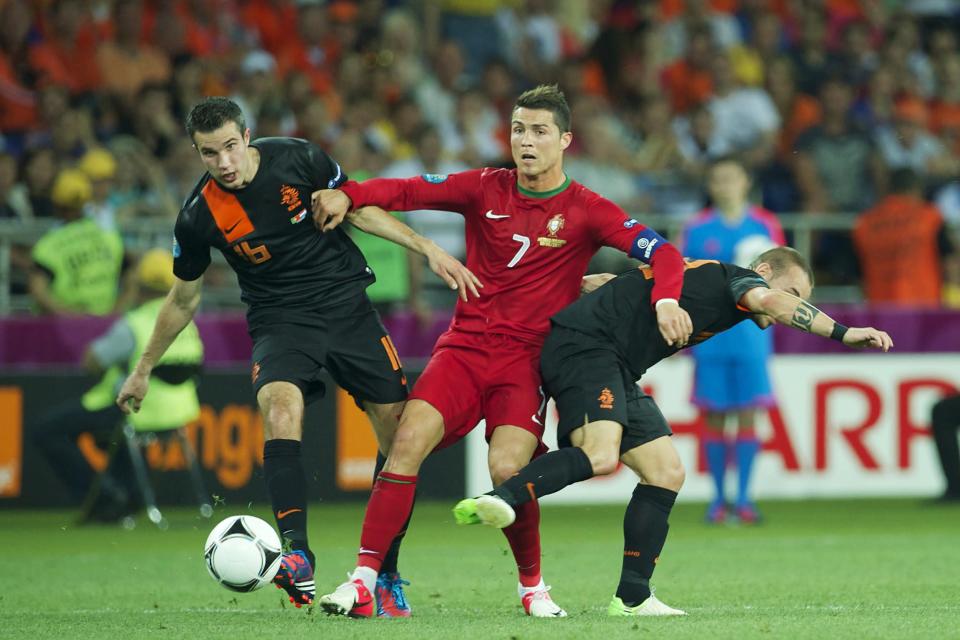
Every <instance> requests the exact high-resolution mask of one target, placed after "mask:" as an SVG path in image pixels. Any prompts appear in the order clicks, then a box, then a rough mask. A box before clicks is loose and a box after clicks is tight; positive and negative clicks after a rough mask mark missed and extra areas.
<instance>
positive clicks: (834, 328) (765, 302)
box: [740, 287, 893, 351]
mask: <svg viewBox="0 0 960 640" xmlns="http://www.w3.org/2000/svg"><path fill="white" fill-rule="evenodd" d="M740 304H741V305H742V306H744V307H746V308H747V309H748V310H750V311H751V312H753V313H755V314H758V318H757V324H759V325H760V326H761V327H767V326H769V325H770V324H773V323H776V324H782V325H786V326H788V327H793V328H794V329H799V330H800V331H805V332H807V333H812V334H814V335H818V336H822V337H824V338H832V339H834V340H837V341H838V342H842V343H843V344H845V345H847V346H848V347H855V348H859V349H864V348H868V347H872V348H875V349H882V350H883V351H888V350H890V348H892V347H893V340H892V339H891V338H890V336H889V335H887V332H886V331H880V330H879V329H874V328H873V327H845V326H843V325H842V324H840V323H838V322H837V321H835V320H834V319H833V318H831V317H830V316H828V315H827V314H825V313H823V312H822V311H820V309H817V308H816V307H815V306H813V305H812V304H810V303H809V302H807V301H806V300H803V299H802V298H798V297H797V296H795V295H793V294H790V293H787V292H786V291H782V290H780V289H767V288H765V287H756V288H754V289H751V290H750V291H747V292H746V293H745V294H743V296H742V297H741V298H740Z"/></svg>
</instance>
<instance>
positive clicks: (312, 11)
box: [276, 0, 340, 95]
mask: <svg viewBox="0 0 960 640" xmlns="http://www.w3.org/2000/svg"><path fill="white" fill-rule="evenodd" d="M297 7H298V10H297V20H296V29H295V30H293V31H289V32H287V33H285V34H284V38H283V44H282V45H281V46H280V49H279V50H278V51H277V52H276V57H277V69H278V72H279V73H280V75H281V76H286V74H287V73H289V72H290V71H294V70H295V71H299V72H300V73H303V74H305V75H306V76H307V77H308V78H310V83H311V86H312V87H313V91H314V93H316V94H318V95H326V94H329V93H330V92H331V91H332V90H333V72H334V70H335V69H336V68H337V62H338V60H339V57H340V50H339V47H338V44H337V41H336V39H335V38H334V37H333V35H332V33H331V31H330V22H329V20H328V15H327V11H328V9H327V7H326V6H325V5H324V4H323V3H322V2H309V1H304V0H301V1H299V2H297Z"/></svg>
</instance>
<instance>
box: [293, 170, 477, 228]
mask: <svg viewBox="0 0 960 640" xmlns="http://www.w3.org/2000/svg"><path fill="white" fill-rule="evenodd" d="M481 173H482V170H480V169H472V170H470V171H462V172H460V173H452V174H450V175H448V176H447V175H432V174H428V175H423V176H416V177H414V178H373V179H371V180H365V181H363V182H354V181H353V180H348V181H347V182H344V183H343V184H342V185H340V187H339V188H337V189H321V190H319V191H314V192H313V194H312V195H311V197H310V203H311V209H312V210H313V224H314V225H315V226H316V227H317V228H318V229H320V230H321V231H323V232H327V231H330V230H332V229H335V228H336V227H337V225H339V224H340V223H341V222H342V221H343V219H344V217H345V216H346V215H347V211H349V210H350V209H359V208H360V207H365V206H376V207H382V208H384V209H387V210H388V211H414V210H416V209H439V210H441V211H458V212H460V213H465V211H466V210H467V209H469V207H470V206H471V204H473V203H476V202H477V200H478V194H480V193H481V187H480V174H481Z"/></svg>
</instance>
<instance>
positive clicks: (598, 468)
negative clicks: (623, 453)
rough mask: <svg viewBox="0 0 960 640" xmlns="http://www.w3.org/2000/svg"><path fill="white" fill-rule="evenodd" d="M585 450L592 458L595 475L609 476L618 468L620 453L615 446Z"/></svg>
mask: <svg viewBox="0 0 960 640" xmlns="http://www.w3.org/2000/svg"><path fill="white" fill-rule="evenodd" d="M584 452H585V453H586V454H587V457H588V458H590V466H591V467H593V475H595V476H607V475H610V474H611V473H613V472H614V471H616V470H617V464H618V463H619V461H620V454H619V452H618V451H617V450H616V449H615V448H610V447H604V448H601V449H593V450H584Z"/></svg>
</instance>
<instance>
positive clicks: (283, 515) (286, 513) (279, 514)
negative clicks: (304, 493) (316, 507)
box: [277, 509, 303, 520]
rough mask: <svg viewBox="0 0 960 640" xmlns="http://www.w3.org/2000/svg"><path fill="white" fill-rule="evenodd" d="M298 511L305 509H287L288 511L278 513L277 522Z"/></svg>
mask: <svg viewBox="0 0 960 640" xmlns="http://www.w3.org/2000/svg"><path fill="white" fill-rule="evenodd" d="M298 511H303V509H287V510H286V511H277V520H283V519H284V518H286V517H287V516H288V515H290V514H291V513H296V512H298Z"/></svg>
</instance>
